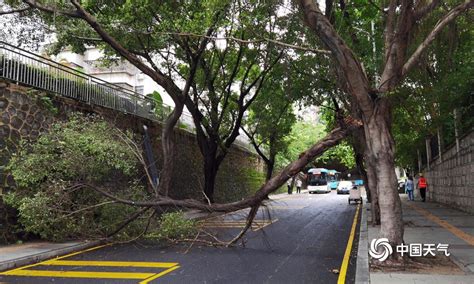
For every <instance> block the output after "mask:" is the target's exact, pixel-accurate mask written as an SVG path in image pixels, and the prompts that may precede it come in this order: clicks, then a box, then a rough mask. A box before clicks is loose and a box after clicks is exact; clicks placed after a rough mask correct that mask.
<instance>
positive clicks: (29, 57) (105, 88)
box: [0, 41, 255, 153]
mask: <svg viewBox="0 0 474 284" xmlns="http://www.w3.org/2000/svg"><path fill="white" fill-rule="evenodd" d="M0 78H5V79H8V80H11V81H13V82H16V83H18V84H20V85H25V86H30V87H33V88H35V89H41V90H45V91H48V92H51V93H55V94H57V95H59V96H62V97H67V98H71V99H75V100H77V101H80V102H84V103H86V104H89V105H97V106H101V107H105V108H110V109H113V110H117V111H120V112H123V113H128V114H132V115H136V116H139V117H143V118H146V119H150V120H153V121H158V122H164V120H165V119H166V118H167V117H168V115H169V113H170V112H171V111H172V109H173V107H172V106H169V105H166V104H160V103H159V102H157V101H155V100H154V99H152V98H149V97H145V96H143V95H141V94H138V93H135V92H133V91H131V90H127V89H125V88H122V87H120V86H117V85H115V84H112V83H109V82H106V81H104V80H102V79H99V78H97V77H94V76H90V75H88V74H85V73H83V72H81V71H79V70H76V69H73V68H71V67H69V66H66V65H63V64H60V63H58V62H55V61H53V60H50V59H48V58H45V57H43V56H40V55H38V54H34V53H32V52H29V51H27V50H24V49H21V48H18V47H15V46H13V45H10V44H8V43H5V42H2V41H0ZM180 123H181V124H184V125H185V126H186V128H185V130H187V131H189V132H192V133H194V124H193V119H192V117H191V115H189V114H187V113H183V114H182V116H181V118H180ZM235 142H236V144H237V145H238V146H240V147H242V148H245V149H246V150H247V151H250V152H253V153H254V152H255V150H254V149H253V148H252V147H251V146H250V145H249V144H248V141H246V139H245V137H239V138H238V139H237V140H236V141H235Z"/></svg>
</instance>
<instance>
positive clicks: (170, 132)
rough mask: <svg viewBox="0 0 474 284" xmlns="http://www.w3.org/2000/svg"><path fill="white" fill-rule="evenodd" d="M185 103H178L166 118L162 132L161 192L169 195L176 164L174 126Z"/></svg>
mask: <svg viewBox="0 0 474 284" xmlns="http://www.w3.org/2000/svg"><path fill="white" fill-rule="evenodd" d="M183 107H184V106H183V104H179V103H178V104H176V105H175V108H174V110H173V112H172V113H171V114H170V116H169V117H168V118H167V119H166V123H165V125H164V126H163V130H162V134H161V146H162V148H163V168H162V170H161V174H160V185H159V193H160V195H163V196H168V193H169V191H170V189H171V186H172V181H173V170H174V164H175V148H176V143H175V137H174V126H175V125H176V123H177V122H178V120H179V118H180V117H181V114H182V113H183Z"/></svg>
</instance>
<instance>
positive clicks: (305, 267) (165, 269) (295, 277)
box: [0, 191, 358, 284]
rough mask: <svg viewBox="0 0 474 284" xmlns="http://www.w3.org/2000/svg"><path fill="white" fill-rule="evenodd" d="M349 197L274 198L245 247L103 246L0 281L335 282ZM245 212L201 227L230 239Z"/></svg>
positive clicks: (349, 222)
mask: <svg viewBox="0 0 474 284" xmlns="http://www.w3.org/2000/svg"><path fill="white" fill-rule="evenodd" d="M347 198H348V195H337V194H336V192H334V191H333V192H331V193H328V194H308V193H303V194H293V195H287V196H284V197H283V198H279V199H274V200H271V201H270V202H269V203H267V204H268V206H267V209H268V210H267V209H262V210H260V211H259V213H258V215H257V218H256V224H255V225H254V226H253V228H252V231H250V232H249V233H248V234H247V235H246V237H245V246H242V245H241V244H240V245H239V246H237V247H231V248H224V247H207V246H202V245H199V244H198V243H195V244H193V245H192V246H191V247H190V245H189V244H183V245H178V246H174V247H167V246H163V245H157V244H153V243H142V242H138V243H133V244H115V245H106V246H103V247H97V248H92V249H90V250H88V251H83V252H78V253H75V254H72V255H69V256H66V257H62V258H60V259H57V260H52V261H46V262H42V263H39V264H36V265H33V266H29V267H25V268H20V269H17V270H13V271H7V272H4V274H6V275H0V283H3V282H6V283H88V284H92V283H337V281H338V277H339V274H338V271H340V270H341V266H342V263H343V259H344V255H345V254H346V253H345V252H346V248H347V246H348V240H349V236H350V233H351V228H352V226H353V223H354V217H355V213H356V208H357V206H356V205H353V204H352V205H349V204H348V202H347ZM245 217H246V216H245V210H244V211H240V212H237V213H235V214H227V215H225V216H221V217H218V218H215V219H211V220H207V221H206V222H204V224H203V226H204V228H205V230H207V231H212V232H215V233H216V234H217V236H218V237H219V238H221V239H225V240H230V239H231V238H232V237H233V236H235V235H236V234H237V233H238V232H239V230H240V229H241V227H242V226H243V224H244V220H245ZM357 231H358V222H357V227H356V233H355V239H354V245H353V247H352V251H351V252H352V253H351V255H352V256H351V257H350V258H347V257H346V258H347V260H346V262H347V264H348V265H347V274H346V275H345V280H346V283H353V282H354V278H355V275H354V274H355V263H356V260H355V255H356V253H354V252H356V251H357V250H356V248H357V240H358V237H357ZM347 255H349V254H348V253H347Z"/></svg>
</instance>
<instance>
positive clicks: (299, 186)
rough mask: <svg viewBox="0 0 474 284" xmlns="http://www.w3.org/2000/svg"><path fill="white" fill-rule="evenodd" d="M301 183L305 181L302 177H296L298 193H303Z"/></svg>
mask: <svg viewBox="0 0 474 284" xmlns="http://www.w3.org/2000/svg"><path fill="white" fill-rule="evenodd" d="M301 185H303V182H302V181H301V179H300V178H297V179H296V193H301Z"/></svg>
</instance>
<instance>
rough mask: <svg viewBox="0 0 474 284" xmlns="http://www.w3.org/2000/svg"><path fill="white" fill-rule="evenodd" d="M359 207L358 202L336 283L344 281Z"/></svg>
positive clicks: (341, 283) (340, 283)
mask: <svg viewBox="0 0 474 284" xmlns="http://www.w3.org/2000/svg"><path fill="white" fill-rule="evenodd" d="M359 207H360V204H358V205H357V208H356V213H355V216H354V221H353V222H352V228H351V233H350V235H349V240H348V241H347V247H346V252H345V253H344V259H343V260H342V265H341V269H340V270H339V277H338V278H337V284H344V283H346V274H347V267H348V266H349V259H350V258H351V251H352V243H353V242H354V236H355V231H356V227H357V217H359Z"/></svg>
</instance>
